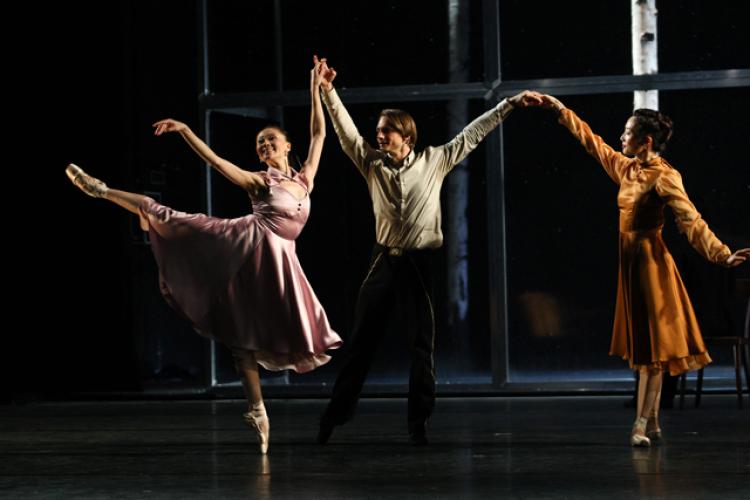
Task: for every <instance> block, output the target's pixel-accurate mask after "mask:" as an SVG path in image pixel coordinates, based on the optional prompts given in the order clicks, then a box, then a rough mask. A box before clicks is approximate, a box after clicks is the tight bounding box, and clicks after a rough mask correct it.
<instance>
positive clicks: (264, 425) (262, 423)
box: [242, 406, 271, 455]
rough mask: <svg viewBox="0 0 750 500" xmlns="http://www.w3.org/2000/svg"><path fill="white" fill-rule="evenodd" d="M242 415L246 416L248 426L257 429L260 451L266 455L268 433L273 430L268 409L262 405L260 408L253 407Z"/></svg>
mask: <svg viewBox="0 0 750 500" xmlns="http://www.w3.org/2000/svg"><path fill="white" fill-rule="evenodd" d="M242 416H243V417H244V418H245V423H246V424H247V425H248V427H250V428H251V429H252V430H254V431H255V434H256V435H257V437H258V446H259V447H260V452H261V453H263V454H264V455H265V454H266V453H267V452H268V434H269V432H270V430H271V425H270V423H269V421H268V415H267V414H266V409H265V408H263V407H262V406H261V407H260V408H253V409H252V410H251V411H249V412H247V413H244V414H243V415H242Z"/></svg>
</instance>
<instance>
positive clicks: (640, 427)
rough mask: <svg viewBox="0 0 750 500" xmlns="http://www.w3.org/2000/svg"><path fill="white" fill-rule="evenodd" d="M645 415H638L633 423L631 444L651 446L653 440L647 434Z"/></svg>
mask: <svg viewBox="0 0 750 500" xmlns="http://www.w3.org/2000/svg"><path fill="white" fill-rule="evenodd" d="M647 422H648V420H647V419H646V418H644V417H638V418H636V419H635V422H634V423H633V431H632V432H631V433H630V446H644V447H647V446H651V440H650V439H649V438H648V437H647V436H646V423H647Z"/></svg>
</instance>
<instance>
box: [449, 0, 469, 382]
mask: <svg viewBox="0 0 750 500" xmlns="http://www.w3.org/2000/svg"><path fill="white" fill-rule="evenodd" d="M448 26H449V48H448V54H449V55H448V60H449V74H450V81H451V82H466V81H468V77H469V68H468V64H469V1H468V0H449V1H448ZM447 111H448V136H449V137H453V136H455V135H456V134H458V133H459V132H460V131H461V130H462V129H463V127H464V126H465V125H466V124H467V122H468V103H467V102H466V100H463V99H461V100H459V99H456V100H454V101H448V109H447ZM445 198H446V200H445V201H446V214H445V215H446V218H445V254H446V266H447V269H446V281H447V283H446V290H447V294H448V297H447V300H448V311H447V313H448V314H447V321H448V328H447V332H446V333H447V335H448V337H449V343H450V345H451V347H450V349H451V350H450V356H451V358H452V360H451V362H450V363H447V365H448V366H446V367H445V368H446V369H448V370H450V371H453V370H456V369H457V370H459V371H462V367H463V366H465V364H466V363H467V362H468V361H469V358H470V353H469V335H468V330H469V325H468V318H467V313H468V310H469V263H468V259H467V258H468V252H469V248H468V246H469V233H468V220H467V215H468V214H467V210H468V204H469V171H468V168H467V162H466V160H464V161H463V162H461V163H459V164H458V165H456V167H455V168H454V169H453V171H452V172H451V173H450V175H448V177H447V178H446V181H445Z"/></svg>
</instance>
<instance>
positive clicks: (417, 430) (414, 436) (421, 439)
mask: <svg viewBox="0 0 750 500" xmlns="http://www.w3.org/2000/svg"><path fill="white" fill-rule="evenodd" d="M409 440H410V441H411V444H413V445H414V446H426V445H427V444H429V441H427V432H426V431H425V428H424V424H422V425H417V426H414V427H412V428H411V429H409Z"/></svg>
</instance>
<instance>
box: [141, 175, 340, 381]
mask: <svg viewBox="0 0 750 500" xmlns="http://www.w3.org/2000/svg"><path fill="white" fill-rule="evenodd" d="M260 175H261V176H263V178H264V180H265V181H266V183H267V185H268V190H267V191H266V192H264V193H262V194H259V195H258V196H257V197H252V196H251V201H252V206H253V213H252V214H250V215H246V216H244V217H240V218H237V219H220V218H216V217H208V216H206V215H203V214H188V213H184V212H178V211H176V210H172V209H171V208H169V207H166V206H164V205H160V204H159V203H157V202H156V201H154V200H153V199H151V198H147V199H146V201H144V203H143V204H142V206H141V207H140V210H141V221H142V224H144V228H145V227H146V226H147V228H148V232H149V237H150V240H151V247H152V250H153V253H154V256H155V258H156V262H157V264H158V266H159V284H160V287H161V292H162V295H163V296H164V298H165V299H166V300H167V302H169V304H170V305H171V306H172V307H173V308H174V309H176V310H177V311H178V312H179V313H181V314H182V315H183V316H185V317H186V318H187V319H188V320H189V321H190V322H191V323H192V325H193V327H194V328H195V329H196V331H198V333H200V334H201V335H203V336H206V337H208V338H211V339H214V340H216V341H218V342H221V343H222V344H224V345H226V346H227V347H229V348H230V349H232V350H233V351H236V350H240V351H241V350H249V351H253V353H254V354H255V358H256V359H257V361H258V363H260V364H261V366H263V367H264V368H266V369H268V370H283V369H292V370H294V371H297V372H300V373H304V372H308V371H310V370H313V369H315V368H316V367H318V366H320V365H322V364H325V363H327V362H328V361H329V360H330V356H329V355H327V354H326V351H327V350H328V349H336V348H338V347H339V346H340V345H341V343H342V341H341V338H340V337H339V336H338V335H337V334H336V332H334V331H333V330H332V329H331V327H330V325H329V323H328V318H327V317H326V313H325V311H324V310H323V307H322V306H321V305H320V302H319V301H318V299H317V297H316V296H315V293H314V292H313V290H312V287H311V286H310V283H309V282H308V281H307V278H306V277H305V273H304V272H303V271H302V267H301V266H300V263H299V260H298V259H297V254H296V252H295V239H296V238H297V236H299V234H300V233H301V232H302V228H304V226H305V222H307V218H308V215H309V213H310V196H309V190H310V188H311V186H310V182H309V180H308V179H307V178H306V177H305V175H304V174H299V173H297V172H294V175H293V177H291V178H289V177H287V176H285V175H284V174H283V173H282V172H281V171H280V170H277V169H275V168H273V167H269V168H268V170H267V171H266V172H261V173H260ZM285 180H287V181H288V180H291V181H293V182H296V183H297V184H299V185H300V186H301V187H303V188H304V190H305V196H304V197H303V198H302V199H297V198H296V197H295V196H294V195H293V194H292V193H291V192H290V191H288V190H287V189H285V188H284V187H283V186H282V185H281V182H283V181H285Z"/></svg>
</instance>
